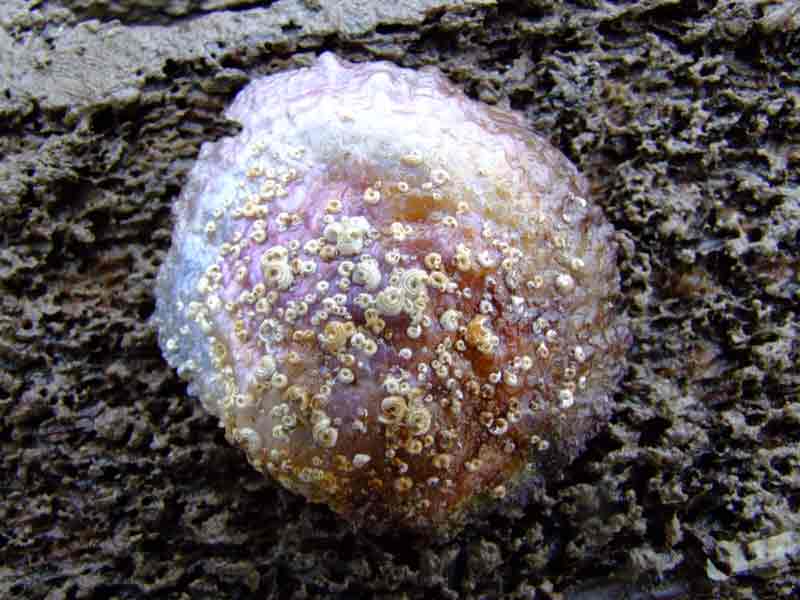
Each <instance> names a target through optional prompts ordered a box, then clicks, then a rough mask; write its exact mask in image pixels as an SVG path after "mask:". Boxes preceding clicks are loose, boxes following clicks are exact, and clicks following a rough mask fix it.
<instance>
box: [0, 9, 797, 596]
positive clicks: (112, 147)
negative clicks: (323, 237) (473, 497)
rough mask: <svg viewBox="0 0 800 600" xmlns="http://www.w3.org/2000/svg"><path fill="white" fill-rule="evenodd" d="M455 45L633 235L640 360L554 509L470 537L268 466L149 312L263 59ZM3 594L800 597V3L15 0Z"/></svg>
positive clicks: (453, 64) (627, 292)
mask: <svg viewBox="0 0 800 600" xmlns="http://www.w3.org/2000/svg"><path fill="white" fill-rule="evenodd" d="M322 50H333V51H335V52H337V53H338V54H340V55H341V56H343V57H345V58H348V59H351V60H369V59H378V58H380V59H388V60H392V61H395V62H397V63H399V64H401V65H404V66H409V67H420V66H422V65H426V64H433V65H437V66H438V67H439V68H441V69H442V70H443V71H444V72H445V73H446V74H447V75H448V76H449V77H450V78H451V79H452V80H453V81H455V82H456V83H457V84H458V85H459V86H461V87H463V89H465V90H466V91H467V92H468V93H469V94H470V95H472V96H474V97H477V98H481V99H482V100H484V101H486V102H490V103H500V104H504V105H510V106H512V107H514V108H517V109H520V110H523V111H525V113H526V114H527V115H528V117H529V118H530V122H531V124H532V126H533V127H534V128H536V129H537V130H538V131H540V132H541V133H543V134H544V135H545V136H546V137H548V138H549V139H550V140H551V141H552V142H553V143H554V144H556V145H557V146H558V147H560V148H561V149H562V150H563V151H564V152H565V153H566V154H567V155H569V156H570V158H571V159H572V160H573V161H575V162H576V163H577V164H578V165H580V167H581V168H582V169H583V170H584V172H586V173H587V174H588V175H589V176H590V177H591V178H592V180H593V181H594V182H595V183H596V195H597V198H598V201H599V202H600V203H601V204H602V205H603V207H604V208H605V210H606V213H607V215H608V216H609V218H610V219H611V220H612V222H613V223H614V224H615V225H616V226H617V228H618V229H619V230H620V231H621V232H622V234H621V235H622V238H623V252H622V257H621V267H622V270H623V277H624V296H625V304H626V309H627V310H628V311H629V313H630V315H631V317H632V318H633V322H634V333H635V339H636V341H635V346H634V349H633V351H632V352H631V353H630V364H631V367H630V371H629V373H628V376H627V377H626V379H625V384H624V388H623V389H622V391H621V392H620V394H619V395H618V396H617V398H616V406H617V409H616V414H615V416H614V420H613V422H612V424H611V426H610V427H609V428H608V429H607V430H606V431H605V432H604V433H602V434H601V435H600V436H599V437H598V438H597V439H595V440H594V442H593V443H592V444H591V445H590V447H589V449H588V450H587V452H586V453H585V454H584V455H583V456H582V457H581V458H580V459H579V460H578V461H577V462H576V463H575V464H573V465H572V466H571V467H570V468H569V469H567V470H566V472H565V473H564V478H563V480H562V481H559V482H554V483H552V484H551V485H550V486H549V487H547V489H543V490H541V493H540V494H539V495H537V496H536V497H535V498H533V500H532V503H531V504H530V506H529V507H528V508H527V509H525V510H520V511H517V512H513V511H512V512H506V513H505V514H502V515H496V516H494V517H492V518H491V519H490V520H489V521H488V522H482V523H477V524H476V525H475V526H473V527H471V528H469V529H468V530H467V531H465V532H464V533H463V534H462V535H460V536H459V537H457V538H456V539H453V540H451V541H448V542H446V543H439V544H422V543H419V542H415V541H413V540H409V539H404V538H402V537H400V536H396V537H375V536H371V535H369V534H368V533H366V534H365V533H359V532H354V531H352V530H350V529H349V528H348V527H347V526H346V524H344V523H342V522H341V521H339V520H338V519H337V518H335V517H334V516H333V515H331V514H330V513H329V512H328V511H327V510H325V509H323V508H320V507H316V506H311V505H308V504H306V503H305V502H304V501H302V500H300V499H299V498H297V497H295V496H292V495H291V494H289V493H287V492H284V491H283V490H281V489H279V488H278V487H277V486H275V485H272V484H270V483H269V482H267V481H265V480H263V479H262V478H261V477H260V476H259V475H258V474H257V473H256V472H255V471H253V470H252V469H251V468H250V467H248V466H247V464H246V463H245V461H244V460H243V459H242V457H241V455H240V453H239V451H237V450H235V449H233V448H231V447H229V446H228V444H227V443H226V442H225V441H224V439H223V436H222V434H221V431H220V430H219V429H218V428H217V427H216V426H215V424H214V422H213V420H212V419H211V418H210V417H207V416H205V415H204V414H203V413H202V411H201V410H200V409H199V407H198V406H195V404H194V403H193V402H191V401H189V400H187V399H186V397H185V387H184V385H183V384H182V383H180V382H179V381H178V379H177V377H176V376H175V374H174V373H173V372H172V371H171V370H170V369H169V368H168V367H167V365H166V363H165V362H164V360H163V359H162V358H161V356H160V354H159V351H158V348H157V346H156V341H155V335H154V331H153V329H152V328H151V327H150V326H149V325H148V317H149V316H150V314H151V313H152V311H153V295H152V287H153V280H154V277H155V274H156V271H157V269H158V265H159V262H160V260H161V258H162V257H163V255H164V252H165V250H166V249H167V247H168V244H169V236H170V229H171V215H170V204H171V202H172V201H173V200H174V198H175V197H176V195H177V193H178V192H179V190H180V188H181V185H182V183H183V181H184V178H185V176H186V173H187V170H188V169H189V167H190V165H191V163H192V160H193V158H194V157H195V155H196V154H197V152H198V149H199V147H200V145H201V144H202V143H203V142H204V141H207V140H213V139H216V138H218V137H220V136H222V135H225V134H226V133H229V132H231V131H234V130H235V124H231V123H226V122H225V121H224V120H223V119H222V117H221V116H220V115H221V112H222V110H223V108H224V107H225V106H226V105H227V104H228V102H230V100H231V99H232V97H233V96H234V95H235V93H236V92H237V91H238V90H239V89H240V88H241V87H242V86H243V85H245V84H246V83H247V82H248V81H249V80H250V79H252V78H253V77H257V76H259V75H262V74H266V73H271V72H274V71H276V70H279V69H285V68H291V67H296V66H299V65H304V64H307V63H308V62H309V61H310V60H311V58H312V57H313V56H314V55H315V54H317V53H319V52H320V51H322ZM0 130H1V131H2V134H1V137H0V159H1V160H0V294H2V295H1V296H0V444H2V456H1V457H0V486H1V489H0V494H1V496H0V597H2V598H9V599H21V598H25V599H27V598H47V599H48V600H55V599H61V598H64V599H79V598H80V599H84V598H120V599H123V598H124V599H127V598H176V599H177V598H180V599H184V598H186V599H188V598H219V599H227V598H259V599H260V598H265V599H266V598H298V599H299V598H347V599H355V598H372V597H378V598H386V599H388V598H397V599H400V598H408V599H416V598H420V599H422V598H425V599H435V598H484V599H490V598H519V599H534V598H536V599H539V598H545V599H547V598H565V599H569V600H578V599H580V600H597V599H613V598H637V599H640V600H644V599H653V600H655V599H662V600H663V599H667V598H672V599H675V598H715V597H719V598H779V597H788V595H789V594H790V593H791V592H792V590H793V589H794V587H795V586H798V585H800V562H799V561H800V513H799V512H798V505H799V504H800V445H799V444H800V374H799V373H798V372H799V371H800V368H798V362H799V361H798V355H799V354H800V338H799V337H798V333H799V332H798V328H799V327H800V319H799V317H798V310H799V309H800V280H799V279H798V265H799V264H800V234H798V226H799V225H800V4H798V2H796V1H789V0H786V1H784V2H776V1H771V0H738V1H730V2H725V1H704V0H693V1H689V0H687V1H680V0H629V1H627V2H622V1H620V2H609V1H604V0H574V1H572V2H558V1H554V0H527V1H524V0H517V1H505V2H503V1H494V0H473V1H468V0H466V1H462V2H459V1H456V0H451V1H446V0H440V1H437V0H388V1H374V2H368V1H366V0H305V1H300V0H280V1H276V2H253V1H249V2H248V1H245V0H147V1H144V0H138V1H134V0H117V1H113V0H49V1H48V0H39V1H25V0H6V1H5V2H3V3H2V7H0Z"/></svg>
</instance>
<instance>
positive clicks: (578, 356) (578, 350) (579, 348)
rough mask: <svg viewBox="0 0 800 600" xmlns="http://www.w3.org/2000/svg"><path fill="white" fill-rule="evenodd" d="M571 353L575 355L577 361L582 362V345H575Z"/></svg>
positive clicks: (584, 356) (583, 358) (583, 351)
mask: <svg viewBox="0 0 800 600" xmlns="http://www.w3.org/2000/svg"><path fill="white" fill-rule="evenodd" d="M572 354H573V356H575V360H577V361H578V362H579V363H582V362H583V361H585V360H586V351H585V350H584V349H583V346H575V348H574V349H573V351H572Z"/></svg>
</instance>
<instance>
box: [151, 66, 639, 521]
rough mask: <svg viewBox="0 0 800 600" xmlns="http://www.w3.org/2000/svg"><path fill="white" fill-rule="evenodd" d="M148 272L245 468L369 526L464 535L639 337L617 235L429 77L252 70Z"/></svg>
mask: <svg viewBox="0 0 800 600" xmlns="http://www.w3.org/2000/svg"><path fill="white" fill-rule="evenodd" d="M227 116H228V117H229V118H231V119H234V120H237V121H239V122H240V123H241V124H242V126H243V129H242V131H241V133H239V135H237V136H236V137H233V138H228V139H224V140H221V141H219V142H216V143H212V144H206V145H204V146H203V148H202V150H201V152H200V156H199V158H198V160H197V162H196V164H195V166H194V168H193V169H192V171H191V174H190V176H189V179H188V181H187V183H186V185H185V187H184V189H183V192H182V194H181V196H180V198H179V200H178V201H177V203H176V205H175V211H174V214H175V229H174V234H173V243H172V247H171V249H170V251H169V253H168V255H167V257H166V259H165V261H164V263H163V266H162V268H161V271H160V274H159V277H158V281H157V287H156V298H157V303H156V314H155V322H156V324H157V327H158V331H159V341H160V344H161V347H162V349H163V351H164V354H165V356H166V358H167V360H168V362H169V363H170V364H171V365H172V366H174V367H176V368H177V369H178V372H179V374H180V375H181V376H183V377H185V378H186V379H188V381H189V382H190V385H189V393H190V394H192V395H194V396H196V397H198V398H199V399H200V401H201V402H202V404H203V406H204V407H205V408H206V409H207V410H208V411H209V412H210V413H212V414H214V415H216V416H217V417H219V419H220V421H221V423H222V424H223V425H224V427H225V429H226V432H227V436H228V439H229V440H230V441H231V442H233V443H235V444H237V445H239V446H241V448H242V449H243V450H244V451H245V452H246V454H247V457H248V459H249V461H250V462H251V463H252V465H253V466H254V467H255V468H256V469H258V470H259V471H261V472H263V473H267V474H269V475H271V476H272V477H274V478H275V479H277V480H278V481H280V482H281V483H282V484H283V485H284V486H286V487H287V488H288V489H290V490H293V491H295V492H298V493H300V494H303V495H304V496H305V497H306V498H308V499H309V500H311V501H313V502H323V503H326V504H328V505H329V506H330V507H331V508H333V509H334V510H335V511H337V512H338V513H340V514H342V515H343V516H345V517H348V518H350V519H352V520H354V521H356V522H358V523H368V524H371V525H374V526H382V527H387V526H388V527H392V528H405V529H411V530H415V531H418V532H443V531H455V530H457V529H458V528H459V527H461V526H462V525H463V524H464V523H465V522H467V520H468V517H469V516H470V515H471V514H474V513H475V512H476V510H477V509H479V508H481V507H483V508H485V507H491V506H493V505H494V503H496V502H497V501H499V500H500V499H503V498H505V499H506V501H507V500H508V499H509V498H519V497H520V496H524V492H525V491H527V490H529V489H530V488H531V487H532V486H538V485H542V484H543V483H544V482H545V478H546V477H552V476H556V474H557V472H558V470H559V469H560V468H561V467H563V465H565V464H566V463H567V462H569V461H570V460H572V459H573V458H574V457H575V455H576V454H577V453H578V452H579V451H580V450H581V448H582V447H583V446H584V443H585V441H586V439H587V438H588V437H589V436H591V435H593V434H594V433H595V432H596V431H597V430H598V428H599V427H601V426H602V425H603V423H604V422H605V421H606V420H607V419H608V416H609V414H610V409H611V406H610V398H611V394H612V393H613V392H614V390H615V388H616V386H617V383H618V380H619V379H620V377H621V374H622V372H623V370H624V364H625V363H624V354H625V350H626V349H627V347H628V345H629V343H630V335H629V333H628V330H627V327H626V324H625V319H624V317H623V316H621V315H620V314H619V311H617V310H616V309H615V306H614V302H615V299H616V297H617V295H618V292H619V274H618V270H617V267H616V244H615V242H614V232H613V230H612V227H611V226H610V225H609V224H608V223H607V221H606V220H605V219H604V217H603V215H602V212H601V211H600V209H599V208H598V207H597V206H594V205H593V204H591V203H590V202H589V201H588V200H587V199H586V198H587V184H586V181H585V180H584V179H583V178H582V177H581V176H580V175H579V174H578V173H577V171H576V169H575V167H574V166H573V165H572V164H571V163H570V162H569V161H568V160H567V159H566V158H565V157H564V156H563V155H562V154H561V153H560V152H559V151H558V150H556V149H555V148H553V147H552V146H551V145H549V144H548V143H547V142H546V141H544V140H543V139H542V138H540V137H538V136H536V135H534V134H533V133H532V132H530V131H529V130H528V128H527V127H526V125H525V121H524V119H523V117H522V116H521V115H520V114H518V113H515V112H510V111H507V110H502V109H499V108H495V107H490V106H487V105H484V104H481V103H478V102H475V101H472V100H470V99H469V98H467V97H466V96H465V95H464V94H463V93H462V92H460V91H459V90H458V89H456V88H455V87H454V86H453V85H452V84H450V83H449V82H448V81H447V80H446V79H445V78H444V77H443V76H442V75H441V74H440V73H438V72H437V71H435V70H423V71H411V70H406V69H401V68H398V67H396V66H394V65H392V64H389V63H380V62H379V63H365V64H352V63H348V62H345V61H341V60H339V59H337V58H336V57H335V56H333V55H331V54H323V55H322V56H321V57H320V58H319V59H318V61H317V62H316V63H315V64H314V65H313V66H312V67H310V68H306V69H300V70H297V71H291V72H284V73H279V74H276V75H272V76H269V77H265V78H263V79H259V80H256V81H254V82H253V83H251V84H250V85H248V86H247V87H246V88H245V89H244V90H242V92H241V93H240V94H239V95H238V96H237V97H236V99H235V101H234V103H233V104H232V106H231V107H230V108H229V110H228V112H227Z"/></svg>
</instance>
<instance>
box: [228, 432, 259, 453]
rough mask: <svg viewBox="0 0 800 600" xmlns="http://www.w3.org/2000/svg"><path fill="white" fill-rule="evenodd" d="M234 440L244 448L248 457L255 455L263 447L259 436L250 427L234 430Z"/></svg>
mask: <svg viewBox="0 0 800 600" xmlns="http://www.w3.org/2000/svg"><path fill="white" fill-rule="evenodd" d="M234 439H235V440H236V441H238V442H239V443H241V444H242V445H243V446H244V449H245V450H246V451H247V453H248V454H249V455H250V456H254V455H256V454H257V453H258V451H259V450H261V448H262V447H263V443H262V441H261V436H260V435H259V433H258V432H257V431H256V430H255V429H251V428H250V427H240V428H237V429H236V430H234Z"/></svg>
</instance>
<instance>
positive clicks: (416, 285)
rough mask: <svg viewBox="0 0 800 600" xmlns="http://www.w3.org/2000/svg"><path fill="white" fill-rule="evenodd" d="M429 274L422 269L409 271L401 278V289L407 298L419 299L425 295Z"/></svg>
mask: <svg viewBox="0 0 800 600" xmlns="http://www.w3.org/2000/svg"><path fill="white" fill-rule="evenodd" d="M427 282H428V274H427V273H426V272H425V271H423V270H422V269H408V270H407V271H404V272H403V274H402V275H401V276H400V287H401V289H402V290H403V292H405V294H406V297H407V298H417V297H418V296H420V295H422V294H424V293H425V284H426V283H427Z"/></svg>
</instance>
